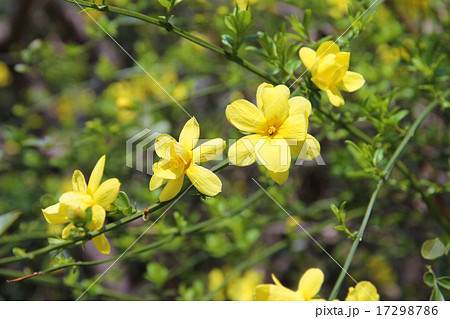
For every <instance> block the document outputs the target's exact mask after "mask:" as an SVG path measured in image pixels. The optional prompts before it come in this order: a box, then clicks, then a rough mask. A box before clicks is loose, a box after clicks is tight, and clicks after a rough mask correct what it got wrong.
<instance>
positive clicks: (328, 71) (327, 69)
mask: <svg viewBox="0 0 450 319" xmlns="http://www.w3.org/2000/svg"><path fill="white" fill-rule="evenodd" d="M318 65H319V66H318V68H317V75H316V76H315V77H316V78H317V77H320V78H321V79H323V80H324V81H326V82H327V83H328V84H329V83H330V81H331V79H332V78H333V75H334V73H335V72H336V70H337V69H338V67H339V66H338V65H337V64H336V56H335V55H334V54H329V55H327V56H325V57H323V58H322V59H320V61H319V62H318Z"/></svg>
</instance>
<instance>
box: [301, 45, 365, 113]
mask: <svg viewBox="0 0 450 319" xmlns="http://www.w3.org/2000/svg"><path fill="white" fill-rule="evenodd" d="M299 54H300V59H301V60H302V62H303V64H304V65H305V67H306V68H308V69H309V70H310V71H311V75H312V77H311V81H313V82H314V84H315V85H316V86H317V87H318V88H319V89H320V90H322V91H324V92H326V93H327V95H328V99H329V100H330V102H331V104H333V105H334V106H342V105H344V103H345V101H344V98H343V97H342V95H341V92H340V90H343V91H347V92H354V91H356V90H358V89H360V88H361V87H362V86H363V85H364V78H363V76H362V75H361V74H359V73H356V72H351V71H348V67H349V63H350V52H340V50H339V47H338V46H337V44H335V43H334V42H333V41H326V42H324V43H322V44H321V45H320V46H319V48H318V49H317V52H315V51H314V50H312V49H310V48H301V49H300V52H299Z"/></svg>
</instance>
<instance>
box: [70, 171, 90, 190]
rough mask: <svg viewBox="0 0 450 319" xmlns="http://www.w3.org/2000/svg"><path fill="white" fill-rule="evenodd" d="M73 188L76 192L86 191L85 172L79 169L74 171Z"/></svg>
mask: <svg viewBox="0 0 450 319" xmlns="http://www.w3.org/2000/svg"><path fill="white" fill-rule="evenodd" d="M72 190H73V191H74V192H80V193H86V190H87V186H86V181H85V179H84V176H83V173H81V172H80V171H79V170H76V171H75V172H73V175H72Z"/></svg>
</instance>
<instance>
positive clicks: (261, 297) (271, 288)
mask: <svg viewBox="0 0 450 319" xmlns="http://www.w3.org/2000/svg"><path fill="white" fill-rule="evenodd" d="M272 279H273V281H274V283H275V285H273V284H265V285H259V286H257V287H256V288H255V290H254V293H253V299H254V300H256V301H310V300H316V301H319V300H322V301H324V299H321V298H320V297H319V296H318V294H319V291H320V288H321V287H322V283H323V280H324V275H323V272H322V270H320V269H319V268H310V269H308V270H307V271H306V272H305V273H304V274H303V276H302V277H301V278H300V281H299V283H298V288H297V290H296V291H293V290H290V289H288V288H286V287H284V286H283V285H282V284H281V283H280V281H279V280H278V279H277V278H276V277H275V275H273V274H272ZM345 300H346V301H379V300H380V296H379V295H378V293H377V289H376V288H375V286H374V285H372V284H371V283H370V282H368V281H361V282H359V283H358V284H357V285H356V287H350V288H349V290H348V295H347V297H346V298H345Z"/></svg>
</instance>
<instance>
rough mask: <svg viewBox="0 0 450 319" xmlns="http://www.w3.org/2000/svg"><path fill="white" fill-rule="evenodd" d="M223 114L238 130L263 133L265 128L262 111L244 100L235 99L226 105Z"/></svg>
mask: <svg viewBox="0 0 450 319" xmlns="http://www.w3.org/2000/svg"><path fill="white" fill-rule="evenodd" d="M225 115H226V117H227V119H228V121H229V122H230V123H231V124H232V125H233V126H234V127H236V128H237V129H238V130H240V131H243V132H250V133H263V132H265V131H266V130H267V125H266V122H265V121H266V120H265V118H264V116H263V113H262V112H261V110H260V109H258V108H257V107H256V106H255V105H253V104H252V103H250V102H249V101H246V100H237V101H234V102H233V103H231V104H230V105H228V106H227V109H226V111H225Z"/></svg>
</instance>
